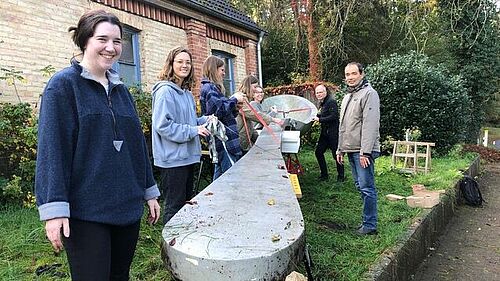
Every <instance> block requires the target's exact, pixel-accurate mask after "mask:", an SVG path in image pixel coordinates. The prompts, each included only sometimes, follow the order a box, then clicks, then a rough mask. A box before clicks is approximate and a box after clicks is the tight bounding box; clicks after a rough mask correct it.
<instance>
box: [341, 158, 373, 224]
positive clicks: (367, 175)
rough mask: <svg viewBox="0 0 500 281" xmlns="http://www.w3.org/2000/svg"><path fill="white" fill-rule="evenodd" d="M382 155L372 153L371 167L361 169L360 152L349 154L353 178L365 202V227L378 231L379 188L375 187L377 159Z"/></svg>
mask: <svg viewBox="0 0 500 281" xmlns="http://www.w3.org/2000/svg"><path fill="white" fill-rule="evenodd" d="M379 155H380V153H379V152H376V151H372V156H371V157H370V165H369V166H368V167H366V168H363V167H361V163H360V162H359V152H351V153H347V156H348V157H349V163H350V164H351V172H352V177H353V179H354V184H355V185H356V188H357V189H358V191H359V192H360V193H361V200H363V227H364V228H366V229H370V230H373V229H377V188H376V187H375V159H377V158H378V157H379Z"/></svg>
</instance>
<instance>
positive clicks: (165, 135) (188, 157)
mask: <svg viewBox="0 0 500 281" xmlns="http://www.w3.org/2000/svg"><path fill="white" fill-rule="evenodd" d="M159 78H160V79H161V81H159V82H158V83H156V85H154V87H153V116H152V141H153V158H154V165H155V166H157V167H159V168H160V169H161V188H162V190H163V192H164V196H165V215H164V217H163V222H164V223H167V222H168V221H169V220H170V219H171V218H172V217H173V216H174V215H175V214H176V213H177V212H178V211H179V210H180V209H181V208H182V206H183V205H184V203H185V202H186V201H188V200H190V199H191V197H193V178H194V164H196V163H199V162H200V158H201V145H200V137H199V136H208V135H209V132H208V130H207V129H206V128H205V126H204V124H205V123H206V121H207V117H206V116H202V117H200V118H197V116H196V104H195V102H194V98H193V95H192V93H191V91H190V90H191V87H192V86H193V84H194V70H193V67H192V56H191V53H190V52H189V50H188V49H186V48H183V47H177V48H174V49H173V50H171V51H170V52H169V54H168V56H167V59H166V62H165V65H164V66H163V69H162V71H161V72H160V75H159Z"/></svg>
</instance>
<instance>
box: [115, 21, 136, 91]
mask: <svg viewBox="0 0 500 281" xmlns="http://www.w3.org/2000/svg"><path fill="white" fill-rule="evenodd" d="M139 61H140V60H139V31H138V30H136V29H133V28H131V27H128V26H124V27H123V36H122V55H121V57H120V59H119V60H118V62H116V63H115V64H114V65H113V69H114V70H116V71H117V72H118V73H119V74H120V79H121V80H122V81H123V83H125V85H127V86H128V87H130V86H140V84H141V66H140V64H139Z"/></svg>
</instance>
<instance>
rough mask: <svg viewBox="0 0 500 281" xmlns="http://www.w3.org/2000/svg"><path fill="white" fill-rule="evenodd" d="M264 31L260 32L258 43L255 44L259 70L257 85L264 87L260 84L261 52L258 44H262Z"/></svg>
mask: <svg viewBox="0 0 500 281" xmlns="http://www.w3.org/2000/svg"><path fill="white" fill-rule="evenodd" d="M264 34H265V33H264V31H261V32H260V34H259V42H257V64H258V68H259V85H261V86H264V85H263V84H262V51H261V47H260V44H261V43H262V38H264Z"/></svg>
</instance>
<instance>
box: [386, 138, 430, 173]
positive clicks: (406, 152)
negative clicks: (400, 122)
mask: <svg viewBox="0 0 500 281" xmlns="http://www.w3.org/2000/svg"><path fill="white" fill-rule="evenodd" d="M391 143H392V144H394V148H393V150H392V164H391V167H392V168H397V166H398V161H399V160H402V161H403V166H402V168H401V170H402V171H404V172H410V173H414V174H416V173H418V172H422V171H423V172H424V173H425V174H427V172H429V171H430V170H431V146H435V145H436V144H435V143H432V142H415V141H392V142H391ZM419 147H421V148H422V149H421V150H424V149H425V152H419V151H418V150H419ZM403 158H404V160H403ZM419 158H425V165H424V166H419V161H418V160H419Z"/></svg>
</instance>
